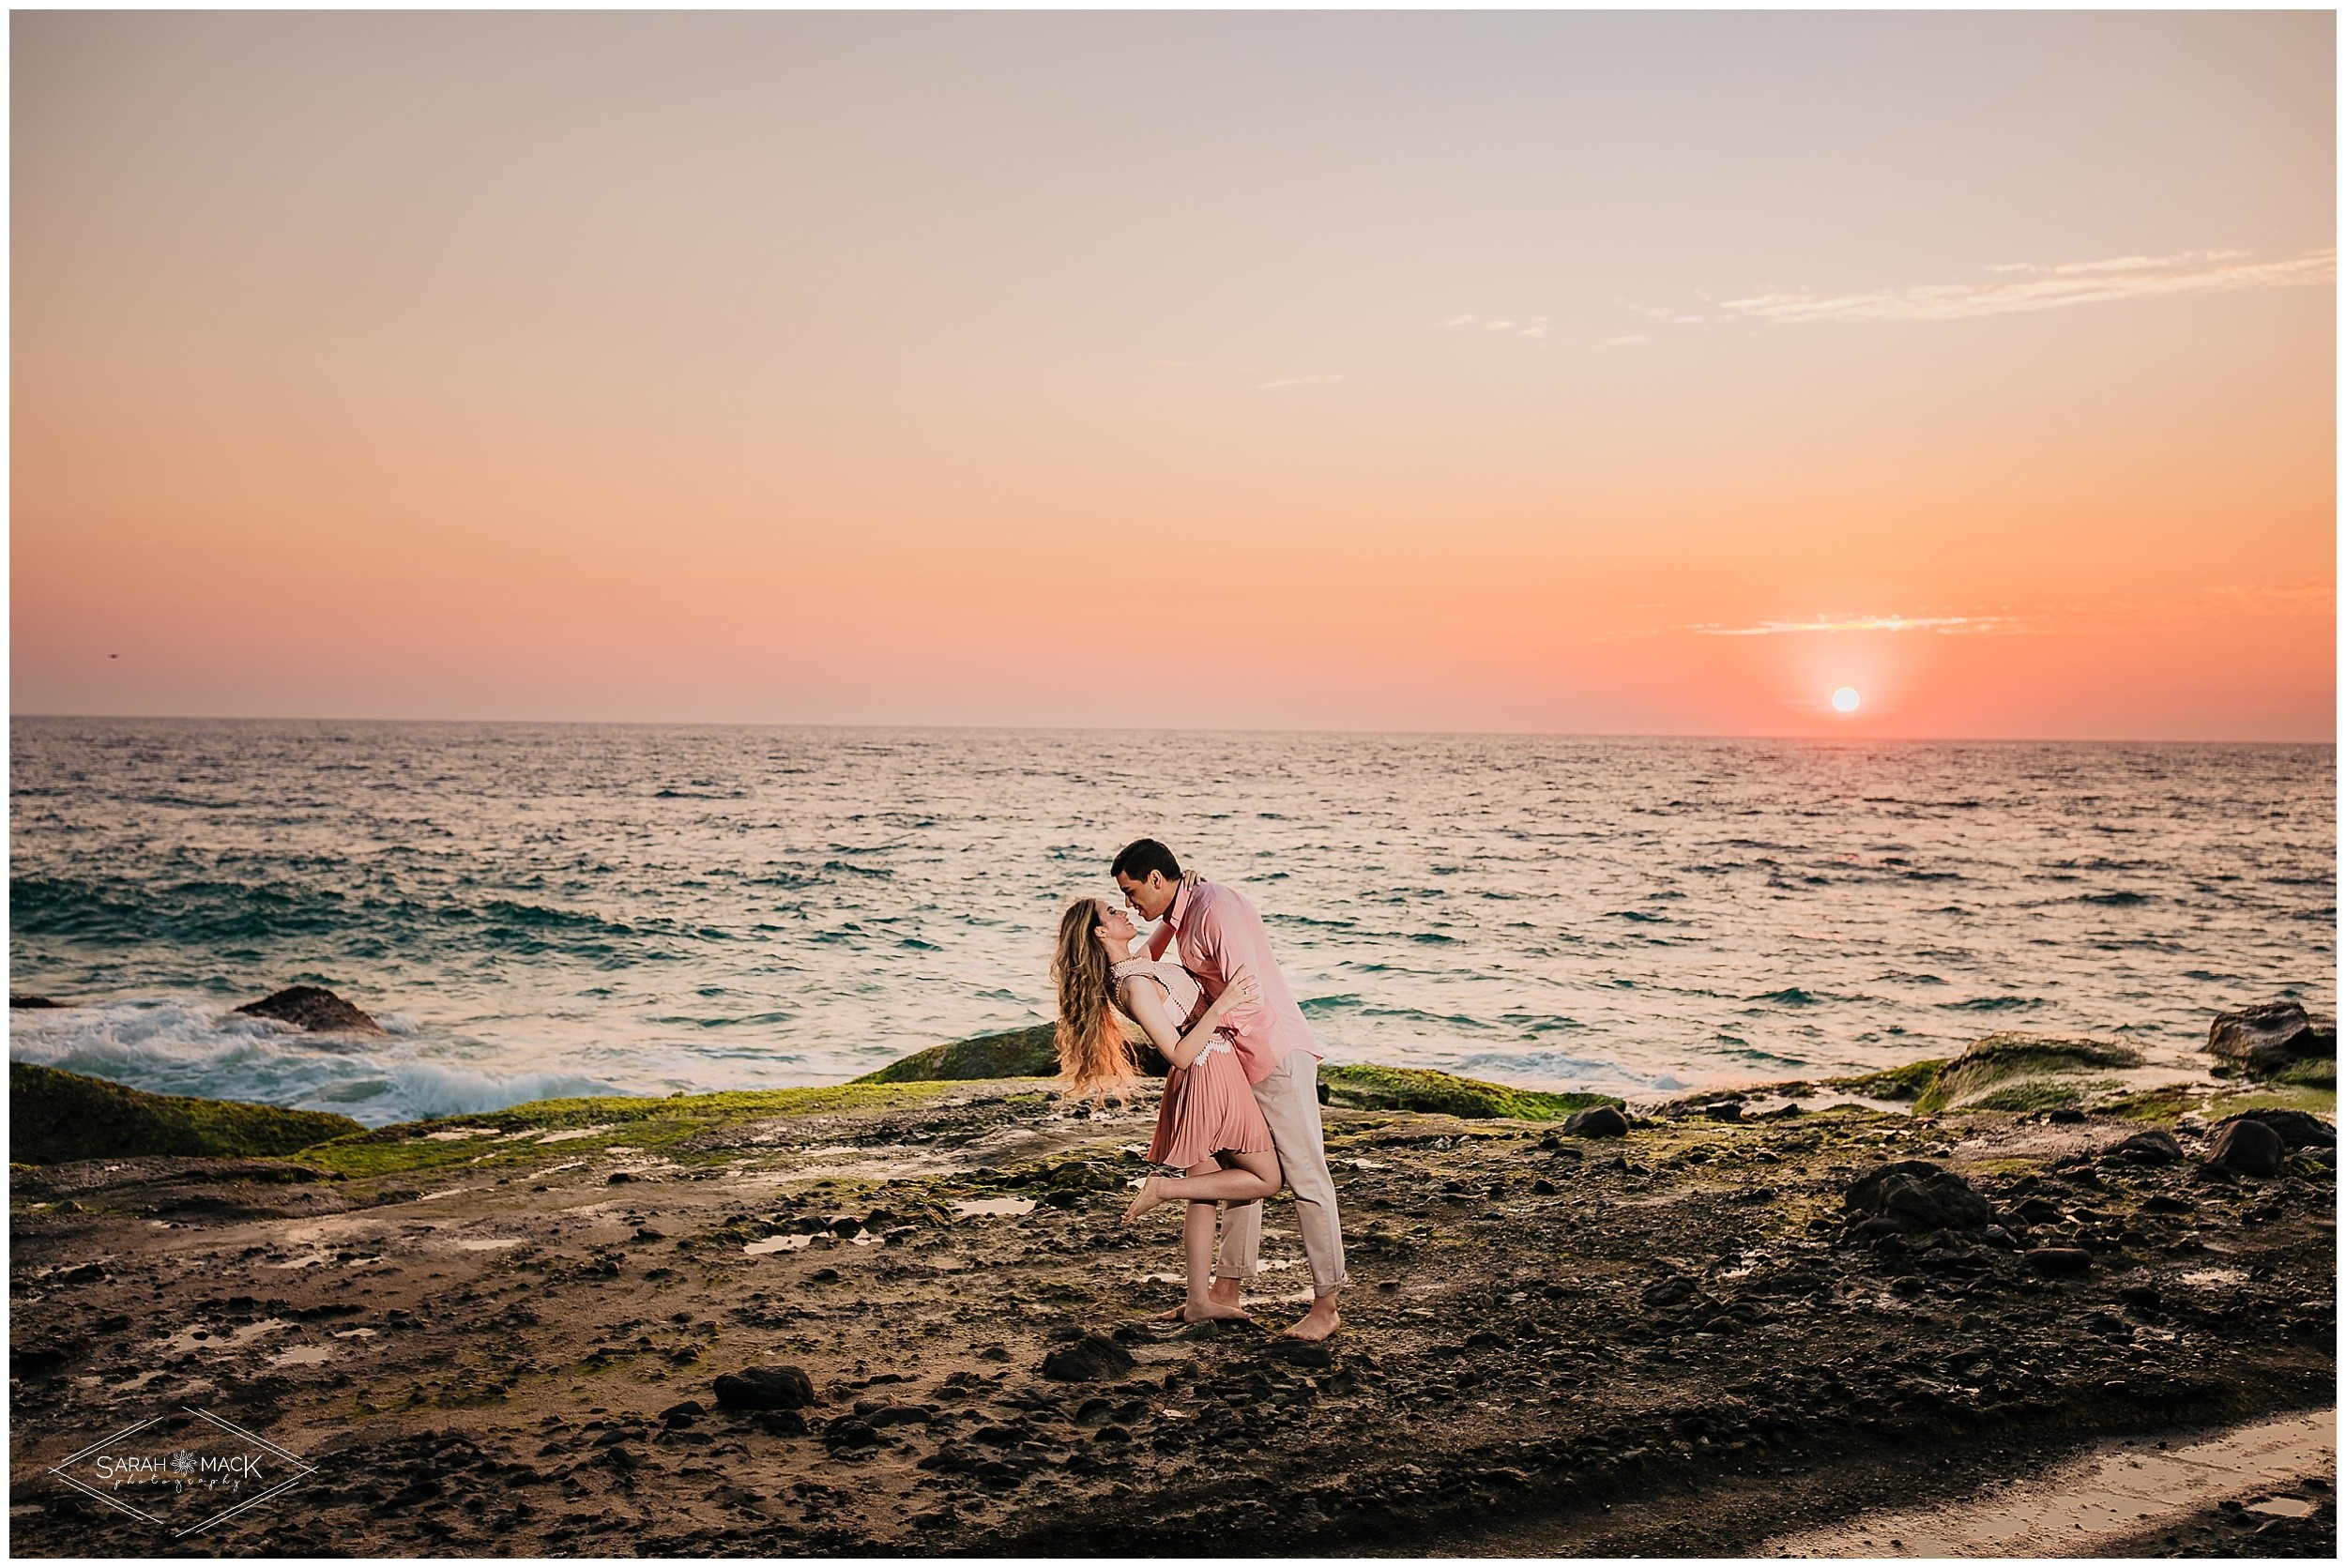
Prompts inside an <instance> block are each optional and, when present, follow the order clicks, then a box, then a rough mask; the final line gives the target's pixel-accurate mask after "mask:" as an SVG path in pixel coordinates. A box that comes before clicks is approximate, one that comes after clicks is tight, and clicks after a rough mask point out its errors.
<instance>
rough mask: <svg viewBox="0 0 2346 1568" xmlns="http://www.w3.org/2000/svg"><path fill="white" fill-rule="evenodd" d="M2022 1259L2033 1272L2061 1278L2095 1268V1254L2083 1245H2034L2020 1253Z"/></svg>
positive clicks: (2050, 1277) (2051, 1277)
mask: <svg viewBox="0 0 2346 1568" xmlns="http://www.w3.org/2000/svg"><path fill="white" fill-rule="evenodd" d="M2020 1261H2021V1262H2023V1263H2025V1264H2027V1265H2028V1266H2029V1269H2030V1270H2031V1271H2033V1272H2035V1273H2039V1274H2043V1275H2045V1276H2046V1277H2047V1278H2049V1279H2059V1278H2064V1277H2067V1276H2071V1275H2076V1274H2082V1273H2084V1272H2085V1271H2087V1270H2089V1269H2091V1268H2093V1267H2094V1255H2093V1254H2092V1253H2090V1252H2087V1251H2086V1250H2085V1249H2084V1248H2083V1247H2032V1248H2030V1249H2029V1250H2028V1251H2027V1252H2024V1253H2022V1254H2021V1255H2020Z"/></svg>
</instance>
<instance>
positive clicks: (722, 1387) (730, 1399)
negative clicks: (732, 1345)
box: [717, 1366, 815, 1410]
mask: <svg viewBox="0 0 2346 1568" xmlns="http://www.w3.org/2000/svg"><path fill="white" fill-rule="evenodd" d="M814 1403H815V1380H814V1379H813V1378H809V1377H808V1376H807V1375H806V1374H805V1373H804V1372H802V1371H800V1369H799V1368H798V1367H795V1366H752V1367H745V1368H743V1369H742V1370H741V1371H739V1372H725V1373H721V1374H719V1375H718V1378H717V1408H719V1409H721V1410H796V1409H801V1408H805V1407H806V1406H809V1405H812V1404H814Z"/></svg>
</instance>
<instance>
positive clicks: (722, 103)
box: [9, 12, 2337, 740]
mask: <svg viewBox="0 0 2346 1568" xmlns="http://www.w3.org/2000/svg"><path fill="white" fill-rule="evenodd" d="M2333 29H2334V21H2333V18H2332V17H2331V16H2329V15H2327V14H2322V13H2311V12H2297V13H2278V14H2260V15H2249V14H2201V15H2186V14H2177V13H2150V14H2134V15H2118V14H2107V13H2103V14H2095V13H2084V14H2068V15H2031V14H2025V13H2022V14H2013V13H1977V14H1958V15H1900V14H1889V15H1871V16H1868V15H1849V14H1807V15H1800V16H1792V17H1782V16H1776V17H1771V16H1762V15H1749V14H1732V15H1724V16H1722V15H1683V14H1679V15H1672V14H1629V15H1617V16H1604V15H1528V14H1487V15H1474V16H1465V15H1456V16H1443V15H1430V16H1429V15H1396V14H1375V13H1372V14H1350V15H1336V14H1300V15H1244V14H1235V15H1234V14H1213V15H1204V14H1199V15H1114V14H1108V15H1085V14H1050V13H1039V14H1028V15H1022V16H983V15H957V14H944V15H937V14H931V15H922V16H907V15H897V16H891V15H861V14H800V15H782V16H775V15H754V14H732V13H713V14H700V15H678V14H659V13H637V14H597V13H586V14H578V13H572V14H532V13H516V14H508V15H493V14H470V15H468V14H461V13H458V14H447V13H442V14H398V13H391V14H373V15H360V14H338V13H319V14H309V15H300V14H282V13H278V14H269V13H252V14H244V15H209V16H206V15H193V14H174V13H144V14H142V13H120V12H118V13H103V12H94V13H54V12H52V13H23V12H19V13H16V14H15V16H14V17H13V18H12V21H11V36H12V47H13V54H12V72H13V75H12V92H13V111H12V112H13V120H12V147H13V155H12V167H11V174H12V181H13V184H12V199H13V210H12V213H11V220H12V221H11V241H12V282H13V293H12V298H11V320H12V333H13V339H12V341H13V363H12V365H11V378H10V379H11V413H12V421H11V437H12V443H11V460H12V464H11V494H10V499H11V504H12V528H11V538H10V551H9V559H10V567H11V572H12V576H11V583H10V595H9V601H10V606H11V613H12V622H11V631H10V648H11V656H12V677H11V678H12V687H11V693H10V697H11V704H12V708H13V710H14V711H15V712H17V713H21V714H29V713H85V714H86V713H129V714H206V715H283V716H326V717H370V716H372V717H412V718H481V719H613V720H678V721H726V722H745V723H970V724H1120V725H1134V726H1180V727H1189V726H1205V727H1234V728H1235V727H1264V726H1271V727H1282V728H1331V729H1333V728H1345V729H1384V728H1394V729H1461V730H1540V731H1570V732H1619V733H1638V734H1745V735H1851V736H1983V737H2000V736H2011V737H2076V738H2209V739H2226V738H2268V739H2316V740H2326V739H2329V738H2332V737H2333V735H2334V713H2335V689H2334V688H2335V663H2334V628H2335V611H2334V601H2335V581H2336V559H2337V557H2336V534H2335V515H2336V511H2335V498H2336V450H2335V432H2336V407H2335V386H2336V366H2335V344H2336V285H2335V277H2336V267H2335V244H2336V209H2335V190H2336V171H2335V146H2336V134H2335V123H2336V80H2335V68H2334V60H2335V49H2334V34H2333ZM1843 686H1848V687H1851V688H1854V689H1856V690H1857V691H1858V692H1859V693H1861V701H1860V705H1859V707H1858V708H1857V711H1856V712H1854V713H1852V714H1847V715H1844V714H1840V713H1837V712H1836V711H1835V710H1834V708H1832V706H1831V704H1830V701H1829V698H1830V695H1831V693H1833V692H1834V691H1835V690H1836V688H1839V687H1843Z"/></svg>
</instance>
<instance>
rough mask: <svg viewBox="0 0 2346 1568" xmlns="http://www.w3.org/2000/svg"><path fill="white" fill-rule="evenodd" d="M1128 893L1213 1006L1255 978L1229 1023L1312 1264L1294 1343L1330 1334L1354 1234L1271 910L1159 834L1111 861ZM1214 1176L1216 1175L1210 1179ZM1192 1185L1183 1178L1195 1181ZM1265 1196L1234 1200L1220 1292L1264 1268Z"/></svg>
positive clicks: (1156, 945) (1309, 1043) (1221, 1257)
mask: <svg viewBox="0 0 2346 1568" xmlns="http://www.w3.org/2000/svg"><path fill="white" fill-rule="evenodd" d="M1108 872H1109V875H1113V876H1114V877H1115V878H1116V885H1117V886H1118V887H1119V888H1121V889H1122V890H1123V891H1124V901H1125V902H1126V903H1127V904H1129V905H1131V906H1132V907H1133V909H1134V910H1135V913H1137V914H1138V915H1139V916H1140V917H1141V919H1143V920H1148V921H1163V922H1164V923H1163V924H1161V925H1159V926H1158V927H1157V929H1156V931H1155V933H1154V934H1153V935H1152V936H1150V939H1149V956H1150V957H1151V958H1162V957H1163V956H1165V947H1166V944H1168V943H1169V942H1171V941H1172V939H1173V938H1174V937H1176V936H1179V937H1180V938H1181V962H1182V963H1183V964H1184V965H1186V966H1187V967H1188V968H1189V970H1190V972H1191V973H1192V974H1195V975H1196V977H1197V980H1198V983H1199V985H1200V987H1201V988H1202V990H1203V991H1204V993H1205V997H1204V1001H1203V1002H1201V1003H1200V1006H1203V1005H1204V1003H1207V1002H1211V1001H1212V1000H1213V999H1214V998H1215V997H1218V996H1220V995H1221V994H1222V990H1223V987H1225V986H1226V985H1227V984H1228V983H1229V982H1230V980H1231V978H1232V977H1233V976H1235V975H1237V974H1239V973H1240V972H1241V971H1246V972H1250V973H1252V974H1253V975H1254V977H1255V981H1256V983H1257V985H1258V986H1259V987H1260V988H1261V995H1260V996H1259V997H1257V998H1256V999H1255V1000H1254V1001H1252V1002H1250V1003H1248V1004H1246V1005H1245V1006H1243V1007H1241V1008H1239V1009H1237V1010H1236V1011H1234V1012H1231V1013H1230V1014H1229V1016H1228V1017H1227V1018H1226V1019H1225V1020H1224V1021H1223V1025H1222V1027H1223V1028H1224V1029H1226V1030H1227V1031H1228V1032H1229V1033H1230V1035H1231V1036H1232V1037H1233V1042H1234V1048H1235V1050H1236V1052H1237V1055H1238V1059H1239V1063H1240V1065H1241V1066H1242V1067H1243V1068H1245V1070H1246V1080H1247V1082H1248V1083H1249V1084H1251V1085H1253V1086H1254V1090H1255V1103H1256V1104H1258V1105H1260V1106H1261V1107H1262V1114H1263V1119H1264V1120H1266V1121H1268V1122H1270V1123H1271V1141H1272V1144H1273V1145H1274V1146H1275V1147H1276V1148H1277V1149H1278V1151H1279V1168H1280V1171H1281V1173H1282V1174H1283V1175H1284V1176H1285V1177H1286V1179H1287V1189H1288V1191H1290V1192H1291V1193H1293V1194H1294V1195H1295V1225H1296V1229H1297V1230H1298V1231H1299V1232H1301V1233H1302V1238H1303V1256H1304V1260H1305V1261H1306V1262H1307V1263H1308V1264H1309V1265H1310V1267H1311V1271H1312V1309H1311V1311H1309V1312H1307V1313H1305V1314H1304V1315H1303V1317H1302V1321H1300V1322H1298V1323H1297V1324H1296V1325H1295V1326H1294V1327H1293V1328H1291V1329H1289V1330H1288V1331H1287V1337H1288V1338H1291V1339H1325V1338H1327V1337H1328V1336H1329V1335H1330V1334H1332V1333H1333V1332H1336V1328H1337V1326H1338V1324H1339V1323H1341V1322H1342V1319H1341V1318H1340V1317H1338V1316H1337V1314H1336V1292H1337V1291H1338V1290H1340V1289H1342V1288H1343V1286H1344V1283H1345V1272H1344V1233H1343V1231H1342V1230H1341V1229H1340V1228H1339V1227H1338V1225H1337V1220H1336V1185H1335V1182H1334V1180H1332V1179H1331V1178H1330V1177H1329V1175H1328V1151H1327V1148H1326V1146H1325V1144H1324V1143H1323V1142H1322V1141H1321V1136H1320V1128H1319V1052H1318V1049H1317V1048H1316V1047H1317V1044H1318V1043H1317V1042H1316V1041H1315V1040H1314V1039H1313V1038H1312V1031H1311V1029H1310V1028H1309V1026H1307V1025H1306V1024H1305V1023H1304V1022H1303V1010H1302V1009H1301V1008H1299V1007H1297V1006H1296V1005H1295V997H1294V994H1293V993H1292V992H1290V991H1289V990H1288V989H1287V980H1286V978H1285V977H1284V976H1282V975H1281V974H1280V973H1279V965H1278V961H1277V960H1275V959H1273V958H1272V956H1271V934H1270V933H1269V932H1268V931H1266V930H1264V929H1263V923H1262V917H1261V916H1260V915H1258V914H1257V913H1256V912H1255V906H1253V905H1251V904H1249V903H1247V902H1246V900H1245V899H1244V898H1243V897H1242V896H1241V895H1240V894H1239V893H1238V892H1237V891H1235V890H1233V889H1230V888H1226V887H1223V886H1222V885H1221V884H1219V883H1217V882H1207V881H1203V880H1200V879H1198V878H1196V877H1195V876H1193V877H1190V878H1187V879H1184V878H1183V877H1182V875H1181V865H1180V863H1179V862H1178V861H1176V860H1174V859H1173V852H1172V851H1171V850H1169V849H1167V848H1166V847H1165V845H1162V844H1159V843H1158V842H1157V841H1156V840H1154V839H1140V840H1137V841H1135V842H1134V843H1132V844H1128V845H1125V846H1124V848H1123V851H1122V852H1121V853H1120V854H1119V855H1118V856H1117V857H1116V861H1115V863H1114V864H1113V865H1111V866H1110V867H1109V868H1108ZM1202 1180H1204V1181H1205V1182H1211V1181H1213V1180H1217V1179H1216V1178H1214V1177H1207V1178H1204V1179H1202ZM1198 1184H1199V1183H1198V1182H1195V1181H1184V1182H1181V1183H1180V1184H1179V1185H1181V1186H1182V1187H1195V1186H1197V1185H1198ZM1261 1243H1262V1203H1261V1201H1260V1200H1259V1199H1257V1200H1256V1201H1253V1202H1250V1203H1244V1204H1236V1205H1233V1206H1232V1207H1231V1208H1230V1209H1229V1210H1226V1214H1225V1216H1224V1220H1223V1227H1222V1248H1221V1252H1220V1253H1219V1254H1218V1255H1217V1256H1216V1257H1215V1260H1214V1278H1213V1286H1212V1290H1211V1295H1212V1298H1213V1299H1214V1300H1215V1301H1216V1302H1220V1303H1222V1304H1223V1305H1225V1306H1232V1307H1234V1306H1236V1305H1238V1302H1239V1294H1240V1292H1241V1291H1242V1289H1243V1288H1244V1286H1245V1281H1246V1280H1248V1279H1249V1278H1251V1277H1252V1276H1253V1275H1254V1274H1255V1273H1256V1272H1257V1270H1258V1269H1259V1267H1260V1263H1259V1254H1260V1249H1261Z"/></svg>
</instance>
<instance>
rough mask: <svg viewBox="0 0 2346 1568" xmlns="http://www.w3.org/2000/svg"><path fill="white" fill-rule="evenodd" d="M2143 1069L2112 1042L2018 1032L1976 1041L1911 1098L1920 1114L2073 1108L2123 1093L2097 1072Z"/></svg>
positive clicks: (2131, 1052) (2138, 1058) (2128, 1050)
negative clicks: (2093, 1100)
mask: <svg viewBox="0 0 2346 1568" xmlns="http://www.w3.org/2000/svg"><path fill="white" fill-rule="evenodd" d="M2141 1065H2142V1055H2141V1053H2140V1052H2139V1051H2137V1050H2135V1049H2134V1048H2133V1047H2132V1046H2129V1045H2121V1044H2119V1043H2117V1042H2116V1041H2111V1040H2089V1039H2084V1038H2080V1037H2072V1036H2066V1035H2050V1034H2022V1033H2019V1032H2018V1031H2012V1032H2006V1033H2003V1034H1991V1035H1989V1036H1988V1038H1986V1039H1985V1040H1981V1041H1976V1042H1974V1043H1973V1045H1972V1046H1971V1048H1970V1049H1969V1050H1967V1051H1965V1052H1964V1053H1963V1054H1962V1055H1961V1056H1959V1057H1958V1058H1955V1060H1953V1061H1951V1062H1949V1063H1947V1065H1946V1066H1944V1067H1942V1068H1941V1069H1940V1070H1939V1072H1938V1073H1937V1074H1935V1075H1934V1076H1933V1077H1932V1079H1931V1081H1930V1087H1929V1088H1926V1089H1924V1090H1923V1091H1922V1093H1921V1094H1920V1095H1918V1096H1917V1097H1916V1098H1915V1101H1914V1109H1915V1110H1917V1111H1920V1112H1923V1113H1925V1114H1928V1113H1929V1112H1932V1111H1942V1110H1949V1109H1956V1108H1962V1109H1974V1110H1985V1111H2041V1110H2051V1109H2056V1108H2058V1107H2060V1106H2064V1105H2077V1104H2081V1103H2082V1102H2084V1101H2085V1100H2087V1099H2088V1098H2090V1097H2092V1096H2094V1095H2096V1094H2106V1093H2110V1092H2112V1091H2115V1090H2117V1089H2119V1088H2122V1087H2123V1086H2122V1084H2121V1082H2120V1080H2118V1079H2115V1078H2111V1077H2108V1076H2098V1077H2096V1076H2089V1074H2092V1073H2096V1072H2097V1071H2098V1072H2100V1073H2105V1074H2106V1073H2108V1072H2109V1070H2110V1069H2112V1068H2131V1067H2140V1066H2141Z"/></svg>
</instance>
